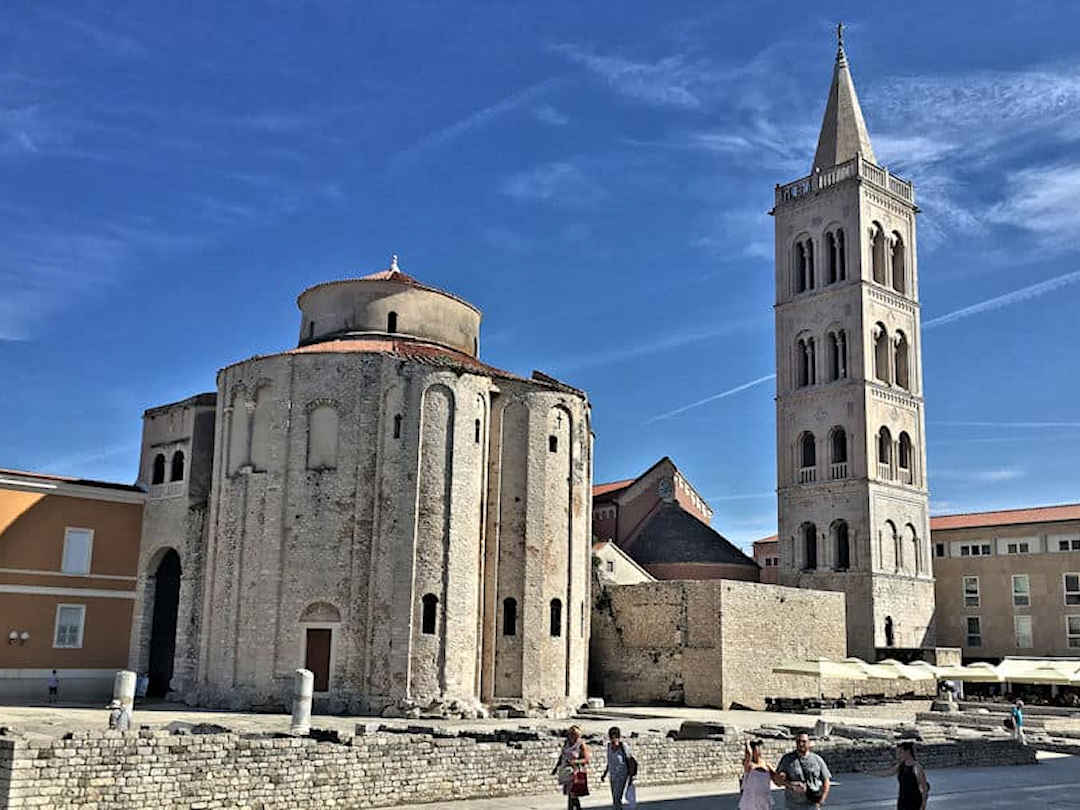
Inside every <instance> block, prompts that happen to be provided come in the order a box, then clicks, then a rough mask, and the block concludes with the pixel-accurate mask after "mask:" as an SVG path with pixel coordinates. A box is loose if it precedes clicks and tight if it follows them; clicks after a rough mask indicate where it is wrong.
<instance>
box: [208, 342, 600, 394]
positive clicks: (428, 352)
mask: <svg viewBox="0 0 1080 810" xmlns="http://www.w3.org/2000/svg"><path fill="white" fill-rule="evenodd" d="M348 353H358V354H359V353H368V354H388V355H393V356H394V357H400V358H403V359H405V360H412V361H413V362H417V363H425V364H427V365H429V366H439V367H442V368H450V369H457V370H459V371H464V372H472V373H476V374H484V375H487V376H489V377H499V378H501V379H504V380H520V381H523V382H530V383H533V384H534V385H541V386H544V387H545V388H552V389H555V390H557V391H565V392H567V393H571V394H576V395H578V396H585V392H584V391H581V390H579V389H577V388H574V387H573V386H570V385H567V384H566V383H563V382H560V381H559V380H556V379H555V378H554V377H549V376H547V375H546V374H540V372H533V377H532V378H531V379H528V378H525V377H519V376H518V375H517V374H512V373H511V372H509V371H504V370H503V369H501V368H496V367H495V366H489V365H488V364H487V363H482V362H481V361H479V360H477V359H476V358H475V357H473V356H472V355H471V354H465V353H464V352H459V351H457V350H456V349H451V348H449V347H447V346H443V345H440V344H438V343H428V342H425V341H423V340H418V339H416V338H405V337H401V338H390V337H383V336H378V335H357V336H355V337H351V338H346V339H341V340H323V341H317V342H315V343H306V344H304V345H303V346H297V347H296V348H295V349H288V350H286V351H284V352H281V354H348ZM274 356H275V355H256V356H255V357H249V358H247V359H245V360H241V361H239V362H237V363H233V364H231V365H230V366H226V368H231V367H232V366H233V365H240V363H247V362H248V361H249V360H255V359H258V358H260V357H274Z"/></svg>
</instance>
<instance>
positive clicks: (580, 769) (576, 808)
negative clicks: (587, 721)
mask: <svg viewBox="0 0 1080 810" xmlns="http://www.w3.org/2000/svg"><path fill="white" fill-rule="evenodd" d="M588 767H589V747H588V746H587V745H585V741H584V740H582V739H581V728H580V727H579V726H570V728H568V729H567V730H566V743H565V744H564V745H563V748H562V751H561V752H560V753H559V760H558V762H556V763H555V769H554V770H553V771H552V774H554V775H556V776H558V777H559V786H560V787H561V788H562V792H563V795H564V796H566V797H567V800H566V810H581V797H582V796H588V795H589V772H588Z"/></svg>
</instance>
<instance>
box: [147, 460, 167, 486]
mask: <svg viewBox="0 0 1080 810" xmlns="http://www.w3.org/2000/svg"><path fill="white" fill-rule="evenodd" d="M150 483H151V484H164V483H165V454H164V453H158V454H157V455H156V456H154V469H153V472H151V474H150Z"/></svg>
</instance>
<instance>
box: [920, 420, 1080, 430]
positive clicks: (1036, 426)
mask: <svg viewBox="0 0 1080 810" xmlns="http://www.w3.org/2000/svg"><path fill="white" fill-rule="evenodd" d="M930 424H931V425H947V426H949V427H980V428H1019V429H1023V430H1042V429H1046V428H1080V422H949V421H933V422H931V423H930Z"/></svg>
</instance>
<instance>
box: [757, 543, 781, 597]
mask: <svg viewBox="0 0 1080 810" xmlns="http://www.w3.org/2000/svg"><path fill="white" fill-rule="evenodd" d="M754 562H756V563H757V564H758V565H759V566H760V567H761V581H762V582H765V583H768V584H770V585H775V584H777V583H778V582H779V581H780V539H779V538H778V537H777V536H776V535H775V534H774V535H771V536H769V537H763V538H762V539H760V540H755V541H754Z"/></svg>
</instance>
